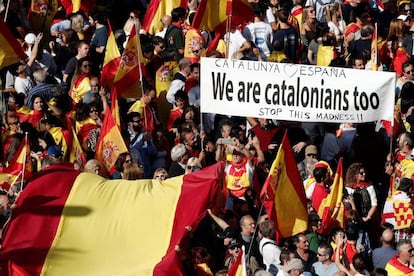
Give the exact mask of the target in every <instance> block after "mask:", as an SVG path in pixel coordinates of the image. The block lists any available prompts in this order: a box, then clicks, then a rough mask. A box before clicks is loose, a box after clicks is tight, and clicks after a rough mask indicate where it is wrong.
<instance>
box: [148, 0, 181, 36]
mask: <svg viewBox="0 0 414 276" xmlns="http://www.w3.org/2000/svg"><path fill="white" fill-rule="evenodd" d="M187 2H188V0H151V2H150V4H149V6H148V9H147V12H146V13H145V16H144V19H143V20H142V29H143V30H145V31H146V32H148V33H150V34H152V35H153V34H155V33H158V32H160V31H162V23H161V18H162V17H163V16H164V15H171V11H172V10H173V9H174V8H177V7H182V8H187Z"/></svg>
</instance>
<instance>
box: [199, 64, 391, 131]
mask: <svg viewBox="0 0 414 276" xmlns="http://www.w3.org/2000/svg"><path fill="white" fill-rule="evenodd" d="M200 79H201V82H200V89H201V92H200V94H201V95H200V97H201V111H202V112H203V113H218V114H227V115H234V116H250V117H262V118H269V119H278V120H288V121H302V122H306V121H308V122H337V123H341V122H354V123H361V122H371V121H376V120H388V121H391V120H392V118H393V110H394V95H395V93H394V91H395V73H391V72H378V71H365V70H353V69H347V68H336V67H321V66H311V65H301V64H290V63H273V62H260V61H249V60H230V59H215V58H202V60H201V76H200Z"/></svg>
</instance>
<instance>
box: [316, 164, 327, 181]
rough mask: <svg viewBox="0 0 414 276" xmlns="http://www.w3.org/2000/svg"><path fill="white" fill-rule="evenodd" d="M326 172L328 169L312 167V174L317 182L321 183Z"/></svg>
mask: <svg viewBox="0 0 414 276" xmlns="http://www.w3.org/2000/svg"><path fill="white" fill-rule="evenodd" d="M327 173H328V169H327V168H324V167H319V168H315V169H313V176H314V177H315V180H316V182H317V183H321V182H322V181H323V180H325V178H326V174H327Z"/></svg>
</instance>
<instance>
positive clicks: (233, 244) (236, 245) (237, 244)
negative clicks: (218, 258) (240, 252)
mask: <svg viewBox="0 0 414 276" xmlns="http://www.w3.org/2000/svg"><path fill="white" fill-rule="evenodd" d="M241 247H242V244H241V242H239V241H238V240H236V239H232V240H231V241H230V244H229V246H228V248H229V249H235V248H241Z"/></svg>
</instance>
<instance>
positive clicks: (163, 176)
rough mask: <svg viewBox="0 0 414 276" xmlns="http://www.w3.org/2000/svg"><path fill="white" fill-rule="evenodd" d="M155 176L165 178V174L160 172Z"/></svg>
mask: <svg viewBox="0 0 414 276" xmlns="http://www.w3.org/2000/svg"><path fill="white" fill-rule="evenodd" d="M154 177H155V178H165V174H159V175H156V176H154Z"/></svg>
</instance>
